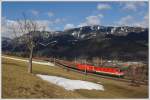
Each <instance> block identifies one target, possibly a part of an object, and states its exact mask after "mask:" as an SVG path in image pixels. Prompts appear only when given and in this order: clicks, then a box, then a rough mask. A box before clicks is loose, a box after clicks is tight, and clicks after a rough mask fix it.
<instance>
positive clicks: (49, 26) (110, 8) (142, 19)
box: [2, 1, 148, 34]
mask: <svg viewBox="0 0 150 100" xmlns="http://www.w3.org/2000/svg"><path fill="white" fill-rule="evenodd" d="M22 13H25V14H26V15H27V17H28V18H32V19H34V20H35V21H37V22H38V23H39V25H44V26H46V30H48V31H63V30H66V29H70V28H75V27H81V26H87V25H102V26H120V25H126V26H140V27H147V26H148V2H144V1H130V2H129V1H120V2H119V1H117V2H113V1H109V2H108V1H107V2H54V1H53V2H52V1H49V2H48V1H47V2H27V1H26V2H8V1H7V2H2V33H3V34H6V30H9V29H8V27H9V26H11V25H13V23H16V20H17V19H22V18H23V17H22Z"/></svg>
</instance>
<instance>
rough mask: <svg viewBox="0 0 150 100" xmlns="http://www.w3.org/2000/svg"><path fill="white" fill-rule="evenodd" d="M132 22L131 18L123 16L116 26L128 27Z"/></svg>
mask: <svg viewBox="0 0 150 100" xmlns="http://www.w3.org/2000/svg"><path fill="white" fill-rule="evenodd" d="M133 22H134V19H133V17H132V16H130V15H128V16H125V17H122V18H121V19H120V20H119V21H118V22H117V24H118V25H130V24H131V23H133Z"/></svg>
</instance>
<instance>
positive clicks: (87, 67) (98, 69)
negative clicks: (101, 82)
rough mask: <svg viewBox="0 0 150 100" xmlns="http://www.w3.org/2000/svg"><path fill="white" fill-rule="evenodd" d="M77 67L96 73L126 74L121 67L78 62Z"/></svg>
mask: <svg viewBox="0 0 150 100" xmlns="http://www.w3.org/2000/svg"><path fill="white" fill-rule="evenodd" d="M76 67H77V69H79V70H82V71H88V72H96V73H101V74H107V75H114V76H123V75H124V72H122V71H120V69H118V68H107V67H97V66H92V65H86V64H76Z"/></svg>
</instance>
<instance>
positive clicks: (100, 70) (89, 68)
mask: <svg viewBox="0 0 150 100" xmlns="http://www.w3.org/2000/svg"><path fill="white" fill-rule="evenodd" d="M56 63H59V64H61V65H64V66H66V67H68V68H73V69H77V70H81V71H85V72H92V73H97V74H103V75H111V76H119V77H120V76H124V72H122V71H121V70H120V69H119V68H110V67H99V66H93V65H89V64H80V63H72V62H69V61H64V60H57V61H56Z"/></svg>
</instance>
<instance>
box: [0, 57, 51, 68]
mask: <svg viewBox="0 0 150 100" xmlns="http://www.w3.org/2000/svg"><path fill="white" fill-rule="evenodd" d="M2 57H3V58H7V59H12V60H18V61H23V62H29V61H28V60H24V59H18V58H13V57H6V56H2ZM32 63H34V64H40V65H48V66H54V64H53V63H50V62H39V61H32Z"/></svg>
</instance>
